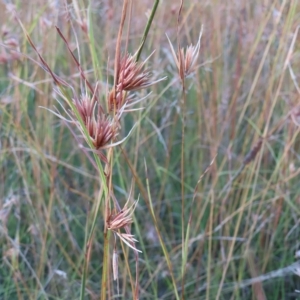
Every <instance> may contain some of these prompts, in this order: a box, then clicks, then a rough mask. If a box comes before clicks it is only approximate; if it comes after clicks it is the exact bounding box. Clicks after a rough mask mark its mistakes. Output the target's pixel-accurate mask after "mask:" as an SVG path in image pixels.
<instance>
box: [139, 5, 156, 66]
mask: <svg viewBox="0 0 300 300" xmlns="http://www.w3.org/2000/svg"><path fill="white" fill-rule="evenodd" d="M158 4H159V0H156V1H155V2H154V4H153V7H152V11H151V14H150V17H149V20H148V22H147V25H146V28H145V30H144V33H143V37H142V41H141V45H140V47H139V49H138V51H137V55H136V61H138V60H139V59H140V56H141V53H142V50H143V47H144V44H145V42H146V39H147V36H148V33H149V30H150V28H151V24H152V21H153V19H154V16H155V13H156V9H157V7H158Z"/></svg>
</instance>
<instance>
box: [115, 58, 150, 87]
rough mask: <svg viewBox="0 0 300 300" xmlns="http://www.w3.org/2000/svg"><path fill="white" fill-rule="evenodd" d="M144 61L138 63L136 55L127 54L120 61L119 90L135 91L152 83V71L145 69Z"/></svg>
mask: <svg viewBox="0 0 300 300" xmlns="http://www.w3.org/2000/svg"><path fill="white" fill-rule="evenodd" d="M144 65H145V62H144V63H137V62H136V61H135V56H132V55H130V54H127V55H125V56H124V57H123V58H122V59H121V62H120V69H119V74H118V84H117V90H118V91H133V90H138V89H142V88H145V87H148V86H150V85H152V83H151V81H150V78H151V74H150V72H147V71H143V67H144Z"/></svg>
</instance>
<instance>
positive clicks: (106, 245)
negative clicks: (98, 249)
mask: <svg viewBox="0 0 300 300" xmlns="http://www.w3.org/2000/svg"><path fill="white" fill-rule="evenodd" d="M109 237H110V231H109V230H107V231H106V232H105V233H104V248H103V267H102V284H101V300H105V299H106V287H107V273H108V261H109Z"/></svg>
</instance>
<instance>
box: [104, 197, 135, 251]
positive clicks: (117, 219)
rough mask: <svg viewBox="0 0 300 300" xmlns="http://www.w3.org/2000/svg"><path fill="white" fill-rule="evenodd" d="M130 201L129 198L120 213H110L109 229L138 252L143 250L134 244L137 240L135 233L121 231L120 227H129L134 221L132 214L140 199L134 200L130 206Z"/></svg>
mask: <svg viewBox="0 0 300 300" xmlns="http://www.w3.org/2000/svg"><path fill="white" fill-rule="evenodd" d="M128 202H129V200H128V201H127V202H126V204H125V205H124V207H123V209H121V210H120V211H119V212H118V213H116V214H110V215H109V216H108V218H107V221H106V225H107V229H109V230H112V231H113V232H114V233H115V234H116V235H117V236H118V237H119V238H120V239H121V240H122V241H123V242H124V243H125V244H126V245H127V246H129V247H130V248H132V249H134V250H136V251H138V252H141V251H140V250H138V249H136V248H135V246H134V244H135V242H137V240H136V239H135V238H134V235H132V234H130V233H121V232H120V229H122V228H125V227H127V226H128V225H130V224H131V223H132V222H133V220H132V214H133V212H134V210H135V208H136V205H137V202H138V201H136V202H134V203H133V204H132V205H131V206H128Z"/></svg>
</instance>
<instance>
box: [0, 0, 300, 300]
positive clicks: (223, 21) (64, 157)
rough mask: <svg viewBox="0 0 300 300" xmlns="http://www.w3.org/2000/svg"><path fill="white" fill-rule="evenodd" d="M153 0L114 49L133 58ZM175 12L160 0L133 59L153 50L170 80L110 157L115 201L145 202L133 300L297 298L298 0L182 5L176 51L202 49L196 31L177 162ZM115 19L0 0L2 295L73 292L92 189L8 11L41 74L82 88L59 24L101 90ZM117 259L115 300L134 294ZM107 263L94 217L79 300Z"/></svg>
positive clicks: (93, 289)
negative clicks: (136, 299) (139, 51)
mask: <svg viewBox="0 0 300 300" xmlns="http://www.w3.org/2000/svg"><path fill="white" fill-rule="evenodd" d="M152 5H153V1H150V0H149V1H148V0H143V1H133V0H132V2H131V8H132V11H131V17H129V18H127V20H126V23H125V27H124V34H123V39H122V49H121V50H122V52H123V53H124V52H125V51H126V47H127V49H128V52H130V53H134V52H135V51H136V50H137V48H138V46H139V44H140V40H141V37H142V33H143V31H144V28H145V25H146V23H147V16H149V12H150V10H151V8H152ZM179 6H180V3H179V1H172V0H165V1H161V2H160V4H159V6H158V9H157V12H156V15H155V17H154V21H153V24H152V27H151V29H150V32H149V36H148V39H147V41H146V44H145V48H144V49H143V52H142V59H145V58H146V57H147V56H148V55H149V54H150V53H151V52H152V51H153V50H155V53H154V54H153V55H152V57H151V58H150V60H149V62H148V65H149V67H151V69H152V70H153V73H154V75H155V76H156V77H157V78H160V77H163V76H165V75H166V76H168V78H167V80H166V81H163V82H160V83H158V84H157V85H155V86H154V87H151V88H149V91H152V94H151V96H150V97H149V98H148V99H147V100H145V101H144V102H142V103H141V104H140V106H143V107H145V109H144V110H142V111H136V112H132V113H128V114H126V117H125V119H124V120H123V121H122V122H124V123H123V127H122V128H123V129H122V130H123V135H124V136H126V135H127V134H128V132H129V131H130V129H131V128H132V126H133V124H137V126H136V127H135V129H134V130H133V132H132V133H131V135H130V137H129V138H128V139H127V140H126V142H125V143H124V144H122V149H121V148H120V147H117V148H115V157H114V165H113V187H114V192H115V195H116V197H117V198H118V199H119V202H120V203H122V204H124V203H125V202H126V199H127V198H128V194H129V191H130V188H131V186H132V184H133V197H134V198H135V199H137V197H138V195H140V200H139V203H138V206H137V208H136V210H135V213H134V223H133V225H132V230H133V232H134V234H135V236H136V238H137V239H138V241H139V243H138V244H137V247H138V249H140V250H142V251H143V253H142V254H140V256H139V285H140V286H139V287H140V299H176V293H175V290H177V291H178V294H179V297H180V298H182V299H183V298H184V299H188V300H192V299H261V300H262V299H298V298H299V297H300V296H299V293H298V292H297V289H300V287H299V285H300V282H299V277H298V275H297V272H298V274H299V266H298V264H297V258H295V253H296V252H297V250H298V249H299V223H300V218H299V217H300V209H299V204H300V188H299V172H300V168H299V167H300V156H299V146H300V136H299V124H300V119H299V114H300V106H299V99H300V98H299V97H300V88H299V86H298V84H299V71H300V58H299V54H300V52H299V50H300V48H299V46H300V41H299V35H298V26H299V25H300V23H299V20H300V18H299V17H300V3H299V1H298V0H286V1H284V0H282V1H279V0H264V1H262V0H252V1H246V0H245V1H234V0H232V1H222V0H215V1H205V0H200V1H199V0H190V1H185V2H184V6H183V10H182V14H181V18H180V26H179V39H180V43H181V45H182V46H186V45H189V44H191V43H193V44H196V42H197V40H198V37H199V32H200V29H201V25H203V35H202V40H201V49H200V54H199V58H198V62H197V63H198V64H199V67H198V68H197V70H196V72H195V73H194V74H193V75H192V76H190V78H188V79H187V81H186V85H187V91H186V105H185V113H186V123H185V137H184V143H183V146H184V147H183V152H182V146H181V145H182V124H183V123H182V105H181V98H182V94H181V93H182V91H181V85H180V80H179V76H178V72H177V70H176V65H175V63H174V59H173V57H172V54H171V50H170V45H169V43H168V40H167V38H166V35H165V34H166V33H167V34H168V36H169V38H170V40H171V42H172V43H173V45H174V46H175V48H176V43H177V34H176V33H177V16H178V9H179ZM121 9H122V1H95V0H93V1H84V0H73V1H71V0H70V1H66V2H64V1H50V0H49V1H42V0H41V1H39V0H34V1H18V0H15V1H13V2H12V3H9V2H8V1H2V2H1V3H0V25H1V30H2V31H1V46H0V128H1V129H0V168H1V170H0V245H1V247H0V258H1V259H0V299H78V298H79V294H80V286H81V276H82V265H83V260H84V253H85V251H84V245H85V239H86V235H87V226H88V225H87V224H90V219H91V213H92V211H93V209H94V206H93V204H94V203H95V199H96V197H97V193H98V191H99V179H98V175H97V172H96V170H95V169H94V167H93V166H92V164H91V163H90V161H89V159H88V158H87V156H86V155H85V154H84V153H83V151H82V148H81V145H80V143H78V139H75V138H74V136H73V135H72V133H71V132H70V131H69V129H68V127H67V126H66V125H65V123H64V122H62V120H61V119H59V118H57V116H55V115H53V114H52V113H50V112H49V111H47V110H45V109H43V108H41V107H46V108H50V109H53V106H57V102H56V100H55V98H57V96H55V95H54V93H53V80H52V78H51V77H50V76H49V74H48V73H47V72H45V71H44V70H43V69H42V68H41V67H40V66H39V65H38V64H37V63H36V62H37V61H39V59H38V57H37V55H36V53H35V52H34V50H33V48H32V47H31V46H30V44H29V43H28V41H27V39H26V36H25V34H24V32H23V31H22V28H21V27H20V24H19V23H18V22H17V20H16V18H15V14H17V16H18V17H19V19H20V20H21V22H22V23H23V26H24V27H25V28H26V30H27V32H28V33H29V35H30V37H31V39H32V41H33V42H34V44H35V45H36V47H37V48H38V50H39V52H40V53H41V54H42V56H43V57H44V59H45V60H46V61H47V63H48V64H49V66H50V67H51V68H52V69H53V70H54V71H55V72H56V73H57V74H59V76H60V77H61V78H63V79H64V80H66V81H67V82H69V83H71V84H72V85H73V86H74V87H75V88H76V91H77V92H78V94H80V91H81V89H80V75H79V72H78V70H77V68H76V65H75V64H74V62H73V60H72V58H71V56H70V54H69V53H68V51H67V48H66V45H65V44H64V43H63V41H62V39H61V38H60V36H59V35H58V33H57V31H56V30H55V27H54V26H55V25H56V26H58V27H59V28H60V29H61V31H62V32H63V34H64V35H65V37H66V38H67V40H68V43H69V44H70V46H71V47H72V50H74V54H75V55H76V56H77V57H78V59H79V60H80V62H81V65H82V67H83V69H84V70H85V71H86V74H87V77H88V79H89V80H90V81H91V82H94V83H95V82H97V81H98V82H99V85H100V86H101V87H102V90H104V93H103V95H105V88H106V83H107V82H108V83H109V84H111V83H112V76H113V61H114V53H115V45H116V37H117V33H118V27H119V23H120V17H121ZM103 95H102V96H103ZM142 96H143V94H140V97H142ZM103 101H104V97H103ZM74 132H75V133H77V131H76V129H74ZM145 162H146V164H147V177H148V180H149V190H150V194H151V198H150V195H149V194H148V192H147V181H146V170H145ZM210 165H211V166H210ZM209 166H210V167H209ZM207 167H209V169H208V171H207V173H206V174H205V175H204V176H203V178H202V180H201V181H200V182H199V183H198V184H197V182H198V180H199V178H200V176H201V175H202V174H203V173H204V171H205V170H206V168H207ZM182 168H183V169H184V176H182ZM182 186H184V189H183V188H182ZM182 191H184V193H183V194H182ZM150 199H152V204H153V210H154V215H155V218H152V217H151V212H150V204H151V201H150ZM182 215H183V216H184V218H182ZM190 217H191V218H190ZM182 219H183V220H184V222H182ZM188 224H189V227H188ZM188 228H189V235H188V240H187V245H188V247H187V249H185V250H184V251H183V250H182V249H183V248H182V246H183V241H182V232H184V234H185V236H187V229H188ZM156 229H158V231H159V232H157V230H156ZM159 237H161V238H162V240H163V242H164V244H165V247H166V249H167V253H168V254H166V253H165V252H164V251H163V249H162V245H161V242H160V240H159ZM122 247H123V248H122ZM117 251H118V252H119V279H118V284H117V283H116V282H115V281H113V278H112V276H110V277H109V287H110V288H109V289H108V298H109V299H132V298H133V296H132V290H133V289H132V276H134V274H135V259H134V255H133V252H132V250H129V249H127V247H126V246H125V245H123V246H121V244H120V243H119V242H118V248H117ZM182 254H184V255H187V264H186V270H185V276H184V277H182V265H183V263H184V256H182ZM102 257H103V217H101V216H99V218H98V223H97V227H96V232H95V237H94V240H93V246H92V254H91V258H90V262H89V269H88V274H87V285H86V299H99V297H100V296H99V295H100V286H101V274H102V272H101V270H102V264H103V261H102ZM168 259H170V262H171V265H172V268H171V269H170V268H169V266H168V264H167V261H168ZM184 265H185V264H184ZM172 277H173V278H174V280H175V282H176V285H175V286H174V281H173V280H172ZM117 285H119V293H120V295H121V296H120V295H119V296H118V294H117V293H118V291H117ZM297 297H298V298H297Z"/></svg>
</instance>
